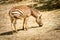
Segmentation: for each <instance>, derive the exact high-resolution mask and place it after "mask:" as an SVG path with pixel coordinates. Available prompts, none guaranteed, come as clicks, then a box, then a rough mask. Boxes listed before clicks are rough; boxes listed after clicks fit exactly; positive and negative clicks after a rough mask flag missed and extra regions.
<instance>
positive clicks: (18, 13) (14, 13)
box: [9, 5, 41, 32]
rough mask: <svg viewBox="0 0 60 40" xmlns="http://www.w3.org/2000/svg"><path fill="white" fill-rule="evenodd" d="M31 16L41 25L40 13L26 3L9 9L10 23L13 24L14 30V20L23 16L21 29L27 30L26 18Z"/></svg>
mask: <svg viewBox="0 0 60 40" xmlns="http://www.w3.org/2000/svg"><path fill="white" fill-rule="evenodd" d="M31 15H32V16H33V17H35V18H36V22H37V23H38V24H39V26H41V14H40V13H39V12H38V10H36V9H33V8H31V7H29V6H27V5H21V6H15V7H13V8H11V9H10V10H9V16H10V19H11V25H12V24H13V26H14V29H15V31H16V32H17V29H16V20H17V19H22V18H23V29H24V30H27V29H28V26H27V20H28V17H30V16H31Z"/></svg>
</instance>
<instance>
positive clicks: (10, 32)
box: [0, 26, 39, 36]
mask: <svg viewBox="0 0 60 40" xmlns="http://www.w3.org/2000/svg"><path fill="white" fill-rule="evenodd" d="M37 27H39V26H35V27H30V28H37ZM30 28H28V29H30ZM17 31H24V30H23V29H17ZM26 31H27V30H26ZM13 33H16V31H15V30H13V31H8V32H4V33H0V36H3V35H12V34H13Z"/></svg>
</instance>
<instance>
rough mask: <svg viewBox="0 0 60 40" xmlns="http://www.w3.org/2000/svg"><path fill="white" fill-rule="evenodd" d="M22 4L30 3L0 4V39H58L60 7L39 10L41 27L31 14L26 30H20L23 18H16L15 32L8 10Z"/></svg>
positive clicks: (59, 38)
mask: <svg viewBox="0 0 60 40" xmlns="http://www.w3.org/2000/svg"><path fill="white" fill-rule="evenodd" d="M23 4H24V5H28V4H30V3H16V4H4V5H0V40H60V35H59V34H60V29H59V27H60V9H57V10H53V11H46V12H40V13H41V14H42V23H43V26H42V27H39V26H38V24H37V23H36V21H35V20H36V19H35V18H34V17H33V16H30V17H29V20H28V21H27V23H28V26H29V29H28V30H27V31H24V30H22V23H23V20H20V19H19V20H17V25H16V26H17V27H16V28H17V29H18V32H17V33H15V32H14V29H13V27H11V22H10V18H9V15H8V12H9V10H10V8H12V7H13V6H18V5H23ZM54 29H56V30H54ZM12 31H13V33H12Z"/></svg>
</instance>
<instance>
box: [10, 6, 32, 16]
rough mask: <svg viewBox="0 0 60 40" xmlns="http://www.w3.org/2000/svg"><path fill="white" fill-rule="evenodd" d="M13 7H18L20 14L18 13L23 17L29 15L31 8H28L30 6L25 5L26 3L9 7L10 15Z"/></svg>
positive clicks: (13, 9)
mask: <svg viewBox="0 0 60 40" xmlns="http://www.w3.org/2000/svg"><path fill="white" fill-rule="evenodd" d="M15 9H18V10H19V11H20V12H21V14H22V15H21V14H18V15H20V16H22V17H25V16H30V15H31V10H30V7H28V6H26V5H21V6H15V7H13V8H11V10H10V11H9V12H10V15H12V14H11V13H12V12H14V11H16V10H15Z"/></svg>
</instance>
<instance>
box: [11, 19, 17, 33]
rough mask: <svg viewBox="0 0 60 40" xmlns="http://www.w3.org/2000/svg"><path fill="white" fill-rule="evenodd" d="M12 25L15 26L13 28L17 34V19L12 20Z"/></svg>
mask: <svg viewBox="0 0 60 40" xmlns="http://www.w3.org/2000/svg"><path fill="white" fill-rule="evenodd" d="M11 23H12V24H13V27H14V29H15V32H17V29H16V19H15V18H11ZM12 24H11V25H12Z"/></svg>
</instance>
